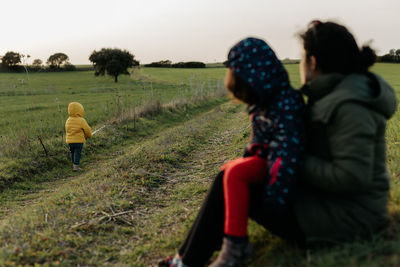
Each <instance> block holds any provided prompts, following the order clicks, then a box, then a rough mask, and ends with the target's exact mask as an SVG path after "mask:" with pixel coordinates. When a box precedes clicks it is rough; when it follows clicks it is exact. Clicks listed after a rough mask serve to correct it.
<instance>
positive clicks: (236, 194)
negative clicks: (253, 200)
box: [221, 156, 268, 237]
mask: <svg viewBox="0 0 400 267" xmlns="http://www.w3.org/2000/svg"><path fill="white" fill-rule="evenodd" d="M221 170H224V178H223V184H224V200H225V224H224V233H225V234H227V235H232V236H238V237H244V236H246V235H247V223H248V209H249V201H250V196H249V184H251V183H261V182H263V181H265V179H267V171H268V168H267V163H266V161H265V160H264V159H262V158H260V157H258V156H252V157H246V158H237V159H234V160H232V161H229V162H227V163H225V164H224V165H223V166H222V168H221Z"/></svg>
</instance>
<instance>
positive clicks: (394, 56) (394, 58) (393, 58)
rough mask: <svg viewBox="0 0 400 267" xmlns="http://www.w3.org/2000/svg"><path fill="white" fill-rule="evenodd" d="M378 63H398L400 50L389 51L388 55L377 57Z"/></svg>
mask: <svg viewBox="0 0 400 267" xmlns="http://www.w3.org/2000/svg"><path fill="white" fill-rule="evenodd" d="M378 61H379V62H391V63H400V49H390V50H389V53H388V54H385V55H383V56H380V57H378Z"/></svg>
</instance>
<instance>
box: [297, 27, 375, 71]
mask: <svg viewBox="0 0 400 267" xmlns="http://www.w3.org/2000/svg"><path fill="white" fill-rule="evenodd" d="M300 38H301V39H302V40H303V46H304V49H305V51H306V59H307V60H309V58H310V57H311V56H314V57H315V59H316V63H317V66H316V68H317V69H318V70H320V71H321V72H323V73H332V72H339V73H343V74H349V73H356V72H358V73H360V72H361V73H365V72H367V71H368V68H369V67H370V66H372V65H373V64H374V63H375V60H376V54H375V52H374V50H372V49H371V48H370V47H369V46H363V47H362V48H361V50H360V49H359V48H358V46H357V43H356V40H355V39H354V37H353V35H352V34H351V33H350V32H349V31H348V30H347V29H346V27H344V26H342V25H339V24H336V23H334V22H320V21H312V22H311V23H310V26H309V28H308V30H307V31H306V32H304V33H301V34H300Z"/></svg>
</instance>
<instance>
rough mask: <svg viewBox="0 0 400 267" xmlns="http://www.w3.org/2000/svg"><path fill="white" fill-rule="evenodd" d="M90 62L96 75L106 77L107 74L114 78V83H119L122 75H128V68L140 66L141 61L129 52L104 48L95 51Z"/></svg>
mask: <svg viewBox="0 0 400 267" xmlns="http://www.w3.org/2000/svg"><path fill="white" fill-rule="evenodd" d="M89 60H90V61H91V62H92V63H93V66H94V70H95V72H94V75H96V76H99V75H102V76H104V75H105V73H107V74H108V75H110V76H113V77H114V82H118V76H119V75H120V74H128V68H131V67H133V66H138V65H139V61H137V60H135V56H134V55H133V54H131V53H130V52H129V51H127V50H121V49H118V48H102V49H101V50H100V51H96V50H95V51H93V52H92V54H91V55H90V56H89Z"/></svg>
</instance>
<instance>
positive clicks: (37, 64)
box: [32, 58, 43, 68]
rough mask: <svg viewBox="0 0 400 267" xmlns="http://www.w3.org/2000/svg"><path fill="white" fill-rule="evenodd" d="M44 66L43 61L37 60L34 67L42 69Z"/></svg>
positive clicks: (33, 64) (34, 61)
mask: <svg viewBox="0 0 400 267" xmlns="http://www.w3.org/2000/svg"><path fill="white" fill-rule="evenodd" d="M42 64H43V61H42V60H40V59H38V58H37V59H34V60H33V63H32V66H34V67H36V68H38V67H41V66H42Z"/></svg>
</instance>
